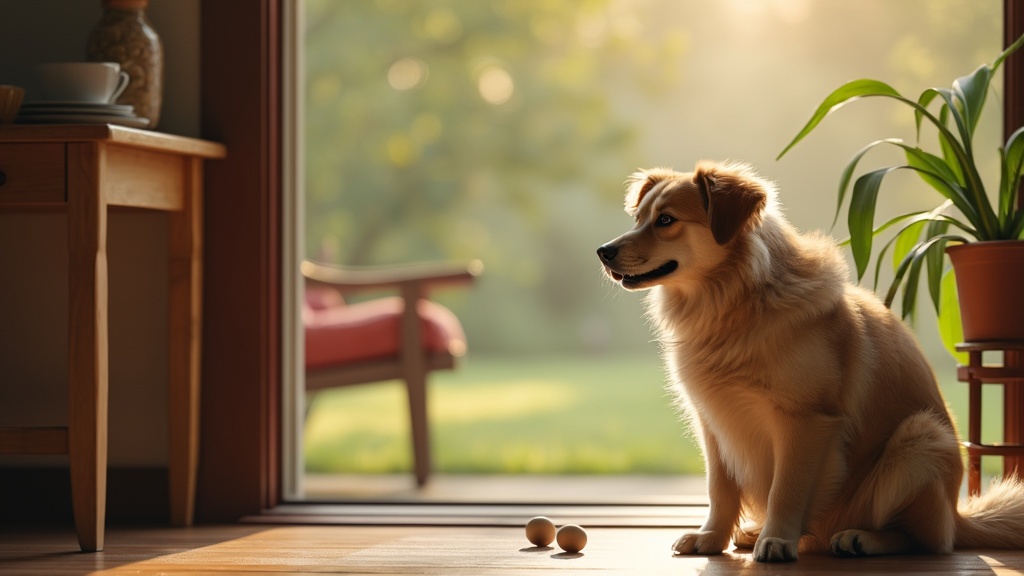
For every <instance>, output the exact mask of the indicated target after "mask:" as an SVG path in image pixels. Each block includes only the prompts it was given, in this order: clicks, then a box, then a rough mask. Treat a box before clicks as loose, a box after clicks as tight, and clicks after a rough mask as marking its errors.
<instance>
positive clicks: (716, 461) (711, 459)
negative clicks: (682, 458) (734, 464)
mask: <svg viewBox="0 0 1024 576" xmlns="http://www.w3.org/2000/svg"><path fill="white" fill-rule="evenodd" d="M704 460H705V468H706V469H707V482H708V497H709V498H710V500H711V505H710V507H709V509H708V518H707V520H706V521H705V522H704V524H703V525H702V526H701V527H700V529H699V530H698V531H696V532H687V533H685V534H683V535H682V536H680V537H679V539H678V540H676V541H675V544H673V545H672V549H673V550H674V551H675V552H676V554H709V555H710V554H721V553H722V550H725V548H726V546H728V545H729V539H730V538H731V536H732V533H733V530H735V529H736V524H737V522H738V521H739V517H740V491H739V488H738V487H737V486H736V481H735V480H734V479H733V478H732V476H730V475H729V473H728V471H727V470H726V469H725V465H724V464H723V463H722V458H721V454H720V452H719V449H718V442H717V440H715V438H714V436H712V435H711V434H708V433H707V432H705V433H704Z"/></svg>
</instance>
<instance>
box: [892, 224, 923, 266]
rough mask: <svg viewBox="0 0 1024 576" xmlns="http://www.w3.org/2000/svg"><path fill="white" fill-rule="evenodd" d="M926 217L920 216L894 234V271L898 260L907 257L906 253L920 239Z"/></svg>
mask: <svg viewBox="0 0 1024 576" xmlns="http://www.w3.org/2000/svg"><path fill="white" fill-rule="evenodd" d="M925 224H927V219H925V218H922V219H920V220H917V221H915V222H914V223H913V224H910V225H909V226H907V227H906V228H904V229H903V230H902V231H901V232H900V233H899V234H898V235H897V236H896V245H895V246H894V247H893V250H892V270H893V272H895V271H896V270H897V269H898V268H899V266H900V262H902V261H903V259H904V258H906V257H907V254H909V253H910V251H911V250H913V249H914V246H917V244H918V242H920V241H921V231H922V230H924V227H925Z"/></svg>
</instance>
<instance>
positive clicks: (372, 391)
mask: <svg viewBox="0 0 1024 576" xmlns="http://www.w3.org/2000/svg"><path fill="white" fill-rule="evenodd" d="M428 394H429V408H428V409H429V411H430V422H431V434H432V445H433V450H434V455H435V456H434V458H435V468H436V469H437V470H438V471H440V472H446V473H495V474H498V473H532V474H570V473H573V474H578V473H594V474H610V473H650V474H660V473H664V474H669V473H690V474H701V473H703V465H702V462H701V458H700V453H699V451H698V450H697V448H696V445H695V444H694V442H693V441H692V440H691V439H690V438H689V437H688V436H687V435H686V431H685V426H684V425H683V424H682V422H681V421H680V420H679V417H678V415H677V413H676V411H675V409H674V408H673V407H672V404H671V399H670V397H669V395H668V394H667V393H666V391H665V389H664V373H663V371H662V368H661V362H660V360H659V359H658V356H657V354H655V353H651V354H650V355H649V356H642V357H641V356H631V357H615V358H611V357H605V358H528V359H527V358H507V357H500V358H490V357H481V356H472V357H470V358H467V359H466V361H465V362H463V364H462V365H461V366H460V367H459V369H458V370H456V371H454V372H440V373H435V374H434V375H433V376H432V379H431V382H430V386H429V392H428ZM406 410H407V408H406V400H405V390H404V388H403V387H402V384H401V383H400V382H388V383H384V384H377V385H372V386H359V387H351V388H343V389H337V390H331V391H327V392H322V393H320V394H319V395H318V396H317V397H316V398H315V400H314V403H313V405H312V408H311V411H310V416H309V419H308V420H307V423H306V430H305V458H306V470H307V471H308V472H374V473H387V472H398V471H407V470H410V469H411V454H410V447H409V444H410V440H409V424H408V417H407V415H406Z"/></svg>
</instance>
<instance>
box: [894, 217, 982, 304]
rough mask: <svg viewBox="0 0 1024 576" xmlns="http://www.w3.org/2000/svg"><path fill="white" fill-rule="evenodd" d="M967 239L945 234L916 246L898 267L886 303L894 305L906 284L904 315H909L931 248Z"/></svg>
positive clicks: (904, 289)
mask: <svg viewBox="0 0 1024 576" xmlns="http://www.w3.org/2000/svg"><path fill="white" fill-rule="evenodd" d="M966 241H967V240H965V239H964V238H963V236H959V235H956V234H943V235H941V236H935V237H933V238H929V239H927V240H925V241H923V242H921V243H919V244H918V245H917V246H914V249H913V250H911V251H910V253H908V254H907V255H906V257H905V258H903V261H902V262H900V265H899V266H898V267H897V268H896V274H895V275H894V277H893V281H892V284H890V285H889V291H888V292H887V293H886V295H885V305H886V306H892V301H893V300H895V299H896V294H897V292H898V291H899V288H900V286H902V285H904V284H905V286H904V288H903V317H904V318H905V317H906V316H907V315H909V314H910V313H911V312H912V311H913V309H914V305H915V303H916V299H917V285H918V280H919V279H920V276H921V261H922V259H923V258H924V257H925V256H926V255H927V254H928V251H929V249H931V248H932V247H933V246H935V245H937V244H938V245H940V246H942V247H945V245H946V244H947V243H949V242H966Z"/></svg>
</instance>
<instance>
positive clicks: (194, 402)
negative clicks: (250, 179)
mask: <svg viewBox="0 0 1024 576" xmlns="http://www.w3.org/2000/svg"><path fill="white" fill-rule="evenodd" d="M224 156H225V148H224V147H223V146H222V145H220V144H216V143H212V142H206V141H203V140H197V139H194V138H184V137H180V136H171V135H167V134H160V133H156V132H148V131H145V130H134V129H130V128H122V127H119V126H111V125H103V124H96V125H45V126H42V125H14V126H0V210H22V209H26V208H32V207H47V206H54V207H58V208H61V209H65V210H67V215H68V219H67V221H68V250H69V264H68V283H69V298H70V302H69V304H70V305H69V309H68V312H69V318H68V322H69V326H68V333H69V342H68V348H69V357H68V390H69V391H68V425H67V426H64V427H37V428H24V427H22V428H11V427H8V428H0V453H3V454H68V455H69V456H70V467H71V489H72V500H73V507H74V513H75V528H76V531H77V533H78V541H79V544H80V545H81V547H82V550H85V551H97V550H102V549H103V537H104V525H105V518H106V490H107V377H108V373H107V366H108V360H107V356H108V352H107V210H108V207H111V206H130V207H135V208H145V209H151V210H164V211H168V212H170V226H169V228H170V232H169V235H170V243H169V246H170V249H169V250H170V275H169V282H170V296H169V300H170V302H169V311H170V322H169V327H170V335H169V342H170V346H169V347H170V350H169V366H168V370H169V376H170V379H169V382H168V389H169V398H168V408H169V411H170V418H169V421H170V424H169V428H170V430H169V437H170V452H169V462H168V467H169V475H170V478H169V481H170V516H171V522H172V523H173V524H176V525H183V526H184V525H189V524H191V523H192V518H193V509H194V504H195V483H196V467H197V464H198V442H199V366H200V364H199V360H200V357H199V354H200V334H201V328H202V308H201V306H202V247H203V243H202V223H203V211H202V207H203V178H202V174H203V171H202V162H203V160H204V159H209V158H223V157H224Z"/></svg>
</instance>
